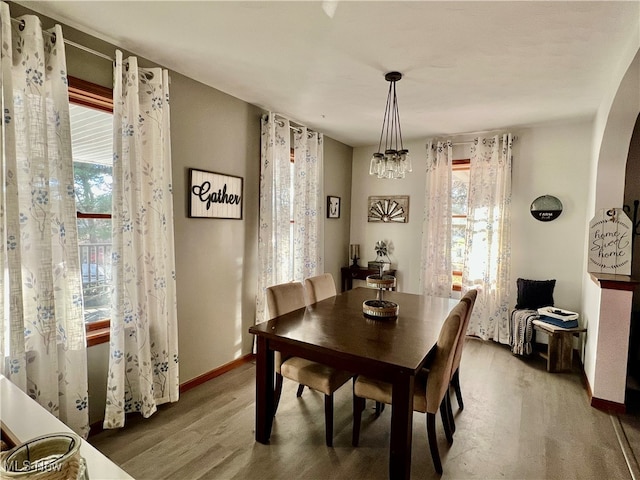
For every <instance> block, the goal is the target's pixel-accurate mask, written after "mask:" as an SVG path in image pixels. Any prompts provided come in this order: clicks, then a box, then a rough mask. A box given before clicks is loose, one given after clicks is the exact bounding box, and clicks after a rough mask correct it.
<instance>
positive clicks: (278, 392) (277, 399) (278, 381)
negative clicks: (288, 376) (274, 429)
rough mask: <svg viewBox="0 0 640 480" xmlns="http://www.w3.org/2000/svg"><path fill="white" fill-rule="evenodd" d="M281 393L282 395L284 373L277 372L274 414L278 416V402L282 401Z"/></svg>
mask: <svg viewBox="0 0 640 480" xmlns="http://www.w3.org/2000/svg"><path fill="white" fill-rule="evenodd" d="M280 395H282V375H280V374H279V373H276V385H275V388H274V391H273V416H274V417H275V416H276V412H277V411H278V404H279V403H280Z"/></svg>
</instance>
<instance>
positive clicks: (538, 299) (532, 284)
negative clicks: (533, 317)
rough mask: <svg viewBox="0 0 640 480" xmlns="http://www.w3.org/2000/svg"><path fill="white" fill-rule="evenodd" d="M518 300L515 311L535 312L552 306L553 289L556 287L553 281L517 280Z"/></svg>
mask: <svg viewBox="0 0 640 480" xmlns="http://www.w3.org/2000/svg"><path fill="white" fill-rule="evenodd" d="M516 284H517V286H518V300H517V302H516V309H518V310H522V309H528V310H537V309H538V308H540V307H549V306H553V289H554V287H555V286H556V281H555V279H554V280H529V279H526V278H519V279H518V280H517V281H516Z"/></svg>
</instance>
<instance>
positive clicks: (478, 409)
mask: <svg viewBox="0 0 640 480" xmlns="http://www.w3.org/2000/svg"><path fill="white" fill-rule="evenodd" d="M254 375H255V366H254V365H253V364H246V365H244V366H242V367H240V368H237V369H236V370H233V371H232V372H229V373H226V374H224V375H222V376H221V377H218V378H216V379H214V380H211V381H209V382H207V383H205V384H203V385H201V386H199V387H196V388H194V389H192V390H190V391H188V392H186V393H185V394H184V395H182V397H181V398H180V401H179V402H177V403H175V404H172V405H164V406H162V407H160V408H159V411H158V412H157V413H156V414H155V415H153V416H152V417H151V418H149V419H142V418H140V417H133V418H130V419H128V424H127V426H126V427H125V428H124V429H121V430H118V431H115V430H112V431H105V432H101V433H99V434H97V435H95V436H93V437H91V438H90V439H89V441H90V442H91V443H92V444H93V445H95V446H96V447H97V448H98V449H99V450H101V451H102V452H103V453H104V454H106V455H107V456H108V457H109V458H111V459H112V460H113V461H115V462H116V463H117V464H118V465H120V466H121V467H122V468H123V469H124V470H126V471H127V472H128V473H129V474H131V475H132V476H133V477H135V478H137V479H140V480H142V479H150V480H151V479H153V480H159V479H165V478H166V479H180V480H183V479H185V480H187V479H261V480H262V479H285V480H294V479H332V478H334V479H385V478H387V476H388V455H389V454H388V448H389V420H390V413H391V412H390V408H387V409H385V411H384V412H383V414H382V415H381V417H380V418H377V419H375V418H374V417H373V403H371V404H368V405H367V406H368V407H369V408H368V409H367V412H365V413H364V415H363V423H362V431H361V435H360V446H359V447H358V448H353V447H352V446H351V411H352V402H351V389H350V386H349V385H347V386H345V387H343V388H342V389H340V390H339V391H338V392H337V393H336V398H335V427H334V429H335V433H334V447H333V448H327V447H326V446H325V443H324V415H323V398H322V395H320V394H317V393H315V392H310V391H308V390H305V393H304V395H303V396H302V398H300V399H298V398H296V396H295V390H296V387H297V386H296V385H295V384H293V382H290V381H287V380H285V386H284V390H283V394H282V400H281V402H280V407H279V410H278V414H277V416H276V418H275V420H274V426H273V433H272V435H271V444H270V445H261V444H259V443H256V442H255V441H254V395H255V393H254V392H255V386H254V383H255V378H254ZM461 384H462V391H463V395H464V401H465V409H464V411H462V412H458V411H457V404H456V402H455V399H454V400H453V406H454V407H453V408H454V411H455V412H456V426H457V430H456V433H455V437H454V443H453V445H452V446H451V447H448V446H447V443H446V440H445V439H444V433H443V431H442V425H441V423H440V418H439V416H438V428H437V430H438V436H439V440H440V443H439V445H440V452H441V456H442V462H443V468H444V475H442V478H443V479H449V478H451V479H453V478H456V479H457V478H461V479H462V478H474V479H499V478H500V479H563V480H566V479H580V480H585V479H630V478H631V475H630V473H629V468H628V467H627V464H626V462H625V457H624V455H623V452H622V449H621V447H620V444H619V443H618V440H617V438H616V432H615V429H614V426H613V424H612V420H611V418H610V416H609V415H608V414H607V413H604V412H601V411H599V410H596V409H594V408H592V407H590V406H589V400H588V396H587V393H586V391H585V388H584V385H583V383H582V377H581V374H580V373H579V372H578V371H575V372H572V373H556V374H550V373H547V372H546V371H545V364H544V361H543V360H541V359H527V360H522V359H521V358H519V357H515V356H513V355H511V353H510V351H509V349H508V348H507V347H505V346H502V345H498V344H495V343H493V342H482V341H480V340H476V339H468V340H467V345H466V347H465V351H464V355H463V359H462V366H461ZM413 429H414V430H413V451H412V467H411V473H412V478H415V479H430V478H438V476H437V475H436V474H435V472H434V470H433V465H432V463H431V457H430V455H429V449H428V444H427V440H426V428H425V418H424V415H423V414H419V413H416V414H415V415H414V425H413ZM89 476H90V478H91V479H92V480H96V479H99V478H100V475H99V473H98V472H89Z"/></svg>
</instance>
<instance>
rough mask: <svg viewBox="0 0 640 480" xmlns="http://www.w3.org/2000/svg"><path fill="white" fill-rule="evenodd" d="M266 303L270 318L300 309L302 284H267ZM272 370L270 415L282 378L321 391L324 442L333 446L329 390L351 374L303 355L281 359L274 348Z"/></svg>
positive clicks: (301, 305)
mask: <svg viewBox="0 0 640 480" xmlns="http://www.w3.org/2000/svg"><path fill="white" fill-rule="evenodd" d="M267 306H268V308H269V316H270V318H274V317H277V316H279V315H284V314H285V313H289V312H292V311H294V310H297V309H299V308H304V307H305V306H306V302H305V294H304V287H303V286H302V283H301V282H291V283H283V284H280V285H274V286H272V287H268V288H267ZM275 369H276V382H275V398H274V408H273V413H274V415H275V412H276V411H277V409H278V404H279V403H280V396H281V394H282V382H283V378H288V379H290V380H293V381H294V382H297V383H298V384H300V385H306V386H307V387H309V388H311V389H313V390H316V391H318V392H322V393H324V416H325V441H326V444H327V446H328V447H331V446H333V393H334V392H335V391H336V390H337V389H338V388H340V387H341V386H342V385H344V384H345V383H346V382H347V381H348V380H349V379H350V378H351V377H353V374H352V373H348V372H343V371H342V370H336V369H335V368H332V367H329V366H327V365H323V364H321V363H317V362H313V361H311V360H307V359H305V358H300V357H288V358H283V357H282V355H281V354H280V352H277V351H276V352H275ZM300 394H301V389H300V388H298V396H300Z"/></svg>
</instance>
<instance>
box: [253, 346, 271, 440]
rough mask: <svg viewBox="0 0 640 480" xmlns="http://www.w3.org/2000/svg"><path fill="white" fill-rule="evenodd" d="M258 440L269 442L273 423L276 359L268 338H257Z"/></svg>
mask: <svg viewBox="0 0 640 480" xmlns="http://www.w3.org/2000/svg"><path fill="white" fill-rule="evenodd" d="M256 342H257V353H256V442H260V443H269V437H271V427H272V425H273V407H274V397H273V394H274V389H273V381H274V363H273V362H274V360H273V350H270V349H269V344H268V341H267V339H266V338H264V337H261V336H260V335H258V336H257V338H256Z"/></svg>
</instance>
